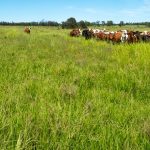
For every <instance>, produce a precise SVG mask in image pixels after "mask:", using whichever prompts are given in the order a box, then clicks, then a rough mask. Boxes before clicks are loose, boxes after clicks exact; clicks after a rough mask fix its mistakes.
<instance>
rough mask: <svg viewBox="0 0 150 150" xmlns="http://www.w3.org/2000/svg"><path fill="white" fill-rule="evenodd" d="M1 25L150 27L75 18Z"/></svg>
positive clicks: (147, 23) (132, 23)
mask: <svg viewBox="0 0 150 150" xmlns="http://www.w3.org/2000/svg"><path fill="white" fill-rule="evenodd" d="M0 25H6V26H54V27H61V28H63V29H74V28H87V27H88V26H115V25H119V26H125V25H145V26H147V27H150V22H127V23H125V22H124V21H120V23H114V22H113V21H112V20H108V21H96V22H89V21H83V20H81V21H79V22H77V21H76V19H75V18H73V17H71V18H68V19H67V20H66V21H63V22H62V23H58V22H56V21H44V20H42V21H40V22H18V23H16V22H5V21H1V22H0Z"/></svg>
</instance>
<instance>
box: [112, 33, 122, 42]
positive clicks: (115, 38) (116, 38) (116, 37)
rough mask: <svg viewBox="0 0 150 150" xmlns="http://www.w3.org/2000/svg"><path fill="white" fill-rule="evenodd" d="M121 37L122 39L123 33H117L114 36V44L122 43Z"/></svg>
mask: <svg viewBox="0 0 150 150" xmlns="http://www.w3.org/2000/svg"><path fill="white" fill-rule="evenodd" d="M121 37H122V32H121V31H119V32H115V33H114V36H113V39H112V42H113V43H119V42H121Z"/></svg>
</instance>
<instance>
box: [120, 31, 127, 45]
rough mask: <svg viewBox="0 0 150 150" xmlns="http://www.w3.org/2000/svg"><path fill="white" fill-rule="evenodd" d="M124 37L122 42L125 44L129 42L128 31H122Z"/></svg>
mask: <svg viewBox="0 0 150 150" xmlns="http://www.w3.org/2000/svg"><path fill="white" fill-rule="evenodd" d="M121 31H122V36H121V42H122V43H125V42H127V40H128V31H127V30H121Z"/></svg>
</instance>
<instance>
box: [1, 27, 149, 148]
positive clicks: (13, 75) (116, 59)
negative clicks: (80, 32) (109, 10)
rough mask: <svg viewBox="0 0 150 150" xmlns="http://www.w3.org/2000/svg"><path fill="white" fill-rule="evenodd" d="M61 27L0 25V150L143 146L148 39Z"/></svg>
mask: <svg viewBox="0 0 150 150" xmlns="http://www.w3.org/2000/svg"><path fill="white" fill-rule="evenodd" d="M114 28H115V27H110V29H114ZM123 28H124V27H123ZM125 28H126V27H125ZM128 28H134V29H135V27H127V29H128ZM137 29H138V27H137ZM139 30H142V31H144V30H148V29H145V28H144V27H139ZM69 32H70V30H61V29H60V30H57V29H56V28H49V27H32V31H31V35H28V34H25V33H24V32H23V27H4V26H1V27H0V149H2V150H13V149H14V150H50V149H54V150H56V149H57V150H67V149H68V150H71V149H75V150H80V149H84V150H86V149H88V150H96V149H98V150H116V149H118V150H148V149H150V115H149V113H150V43H135V44H130V45H128V44H115V45H112V44H109V43H107V42H104V41H96V40H94V39H91V40H85V39H84V38H82V37H79V38H72V37H70V36H69Z"/></svg>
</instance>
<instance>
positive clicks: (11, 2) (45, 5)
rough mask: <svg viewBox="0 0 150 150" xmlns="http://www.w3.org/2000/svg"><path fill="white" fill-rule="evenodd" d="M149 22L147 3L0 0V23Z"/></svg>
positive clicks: (144, 0) (126, 0)
mask: <svg viewBox="0 0 150 150" xmlns="http://www.w3.org/2000/svg"><path fill="white" fill-rule="evenodd" d="M69 17H75V18H76V20H77V21H80V20H86V21H92V22H94V21H107V20H113V21H114V22H116V23H118V22H120V21H125V22H142V21H144V22H145V21H150V0H0V21H9V22H12V21H13V22H22V21H27V22H28V21H41V20H45V21H48V20H51V21H57V22H62V21H65V20H67V19H68V18H69Z"/></svg>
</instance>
